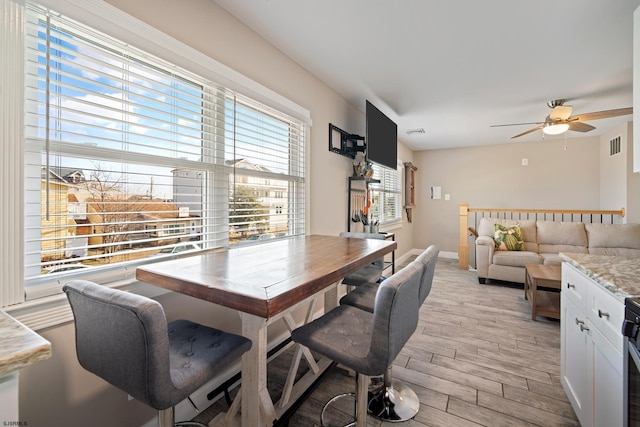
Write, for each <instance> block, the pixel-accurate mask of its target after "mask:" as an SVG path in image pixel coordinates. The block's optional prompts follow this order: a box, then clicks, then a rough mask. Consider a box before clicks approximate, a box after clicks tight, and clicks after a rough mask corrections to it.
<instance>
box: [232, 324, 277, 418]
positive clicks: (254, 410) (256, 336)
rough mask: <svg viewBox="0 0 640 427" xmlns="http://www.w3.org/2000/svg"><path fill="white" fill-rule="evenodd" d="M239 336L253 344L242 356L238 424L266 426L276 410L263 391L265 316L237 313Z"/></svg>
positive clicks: (264, 383)
mask: <svg viewBox="0 0 640 427" xmlns="http://www.w3.org/2000/svg"><path fill="white" fill-rule="evenodd" d="M240 317H241V319H242V335H243V336H244V337H246V338H248V339H250V340H251V342H252V343H253V344H252V346H251V349H250V350H249V351H247V352H246V353H244V354H243V355H242V387H241V393H242V403H241V404H242V426H245V427H247V426H251V427H254V426H255V427H258V426H270V425H272V424H273V421H274V420H275V419H276V412H275V409H274V406H273V402H272V401H271V397H270V396H269V391H268V390H267V319H265V318H262V317H259V316H254V315H252V314H248V313H240Z"/></svg>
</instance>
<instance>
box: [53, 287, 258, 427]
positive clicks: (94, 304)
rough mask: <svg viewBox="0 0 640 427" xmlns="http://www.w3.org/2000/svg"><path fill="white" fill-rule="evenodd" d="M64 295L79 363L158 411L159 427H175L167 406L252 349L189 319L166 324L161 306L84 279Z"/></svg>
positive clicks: (244, 341) (236, 337) (237, 338)
mask: <svg viewBox="0 0 640 427" xmlns="http://www.w3.org/2000/svg"><path fill="white" fill-rule="evenodd" d="M63 290H64V291H65V292H66V294H67V298H68V299H69V304H70V305H71V309H72V310H73V316H74V319H75V329H76V354H77V357H78V361H79V362H80V365H82V367H83V368H84V369H86V370H88V371H90V372H92V373H94V374H96V375H97V376H99V377H101V378H102V379H104V380H105V381H107V382H109V383H111V384H112V385H114V386H116V387H118V388H119V389H121V390H123V391H125V392H126V393H128V394H129V395H131V396H132V397H133V398H135V399H138V400H140V401H142V402H144V403H145V404H147V405H149V406H151V407H152V408H154V409H157V410H158V411H159V414H158V421H159V425H160V427H168V426H173V425H174V410H173V409H174V408H173V407H174V406H175V405H176V404H178V403H179V402H181V401H182V400H184V399H186V398H187V397H188V396H189V395H190V394H191V393H193V392H194V391H195V390H196V389H198V388H199V387H201V386H202V385H204V383H206V382H207V381H209V380H210V379H211V378H213V377H214V376H215V375H216V374H217V373H218V372H220V370H222V369H223V368H225V367H226V366H228V365H229V364H231V363H233V362H235V361H237V359H238V358H239V357H240V356H241V355H242V354H243V353H244V352H246V351H247V350H249V349H250V348H251V341H250V340H248V339H246V338H244V337H241V336H239V335H234V334H229V333H225V332H223V331H219V330H217V329H213V328H209V327H206V326H202V325H199V324H197V323H193V322H190V321H188V320H175V321H173V322H171V323H169V324H167V321H166V318H165V314H164V310H163V309H162V306H161V305H160V304H159V303H158V302H157V301H154V300H152V299H149V298H146V297H143V296H141V295H135V294H131V293H128V292H124V291H120V290H116V289H110V288H107V287H104V286H100V285H97V284H95V283H92V282H88V281H85V280H75V281H71V282H69V283H67V284H66V285H65V286H64V287H63ZM187 424H189V423H188V422H183V423H178V424H177V425H187ZM191 424H192V425H193V424H194V423H191ZM195 425H202V424H199V423H196V424H195Z"/></svg>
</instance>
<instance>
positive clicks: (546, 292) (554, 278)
mask: <svg viewBox="0 0 640 427" xmlns="http://www.w3.org/2000/svg"><path fill="white" fill-rule="evenodd" d="M525 269H526V274H525V279H524V299H528V300H529V301H530V302H531V320H536V317H537V316H547V317H551V318H552V319H560V288H561V281H562V268H561V267H560V266H559V265H543V264H527V265H525Z"/></svg>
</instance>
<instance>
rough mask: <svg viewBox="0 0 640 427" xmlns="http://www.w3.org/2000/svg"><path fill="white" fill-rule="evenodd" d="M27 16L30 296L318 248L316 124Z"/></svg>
mask: <svg viewBox="0 0 640 427" xmlns="http://www.w3.org/2000/svg"><path fill="white" fill-rule="evenodd" d="M27 9H28V13H27V16H28V18H27V21H28V22H27V34H28V35H27V43H26V45H27V51H26V56H25V60H26V67H25V68H26V73H27V74H26V88H25V93H26V100H25V108H26V110H27V114H26V119H25V121H26V129H25V136H26V144H25V145H26V149H25V163H26V164H25V171H26V172H25V174H26V184H25V187H26V193H25V248H24V249H25V279H26V283H27V286H29V285H38V284H42V283H44V282H46V281H47V280H48V276H47V275H50V274H57V272H58V271H62V270H65V269H64V268H63V267H65V266H70V265H72V266H74V267H77V268H76V269H75V270H73V271H76V270H82V272H83V273H84V272H85V271H116V270H117V269H119V268H121V266H126V265H127V264H130V263H132V262H144V261H145V260H155V259H158V256H163V254H167V256H169V255H171V254H176V253H180V252H184V251H185V250H203V249H209V248H214V247H223V246H228V245H236V244H250V243H253V242H261V241H264V240H268V239H271V238H278V237H284V236H292V235H300V234H304V230H305V227H304V224H305V211H304V207H305V185H304V180H305V170H304V164H305V162H304V147H305V135H304V123H302V122H300V121H299V120H297V119H294V118H293V117H290V116H288V115H287V114H284V113H282V112H280V111H277V110H275V109H273V108H269V107H267V106H265V105H263V104H261V103H259V102H257V101H255V100H252V99H250V98H248V97H246V96H242V95H240V94H238V93H236V92H234V91H231V90H229V89H227V88H225V87H222V86H220V85H218V84H216V83H215V82H212V81H210V80H208V79H206V78H203V77H201V76H199V75H197V74H194V73H191V72H189V71H188V70H185V69H182V68H180V67H178V66H176V65H175V64H170V63H167V62H165V61H163V60H161V59H159V58H156V57H153V56H152V55H149V54H147V53H145V52H142V51H139V50H137V49H135V48H132V47H131V46H129V45H127V44H125V43H120V42H119V41H118V40H115V39H113V38H111V37H109V36H107V35H104V34H101V33H98V32H97V31H94V30H92V29H90V28H87V27H86V26H84V25H81V24H79V23H77V22H74V21H72V20H69V19H65V18H63V17H60V16H59V15H58V14H54V13H48V12H47V11H46V10H44V9H41V8H39V7H35V6H28V8H27ZM66 271H69V270H68V269H66Z"/></svg>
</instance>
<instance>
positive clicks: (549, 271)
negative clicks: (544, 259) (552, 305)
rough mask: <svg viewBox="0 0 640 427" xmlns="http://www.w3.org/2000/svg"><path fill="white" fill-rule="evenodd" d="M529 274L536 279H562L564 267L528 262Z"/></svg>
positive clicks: (558, 280) (526, 266)
mask: <svg viewBox="0 0 640 427" xmlns="http://www.w3.org/2000/svg"><path fill="white" fill-rule="evenodd" d="M525 268H526V269H527V274H528V275H529V276H531V278H532V279H535V280H549V281H557V282H560V281H561V280H562V267H560V266H559V265H544V264H526V265H525Z"/></svg>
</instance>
